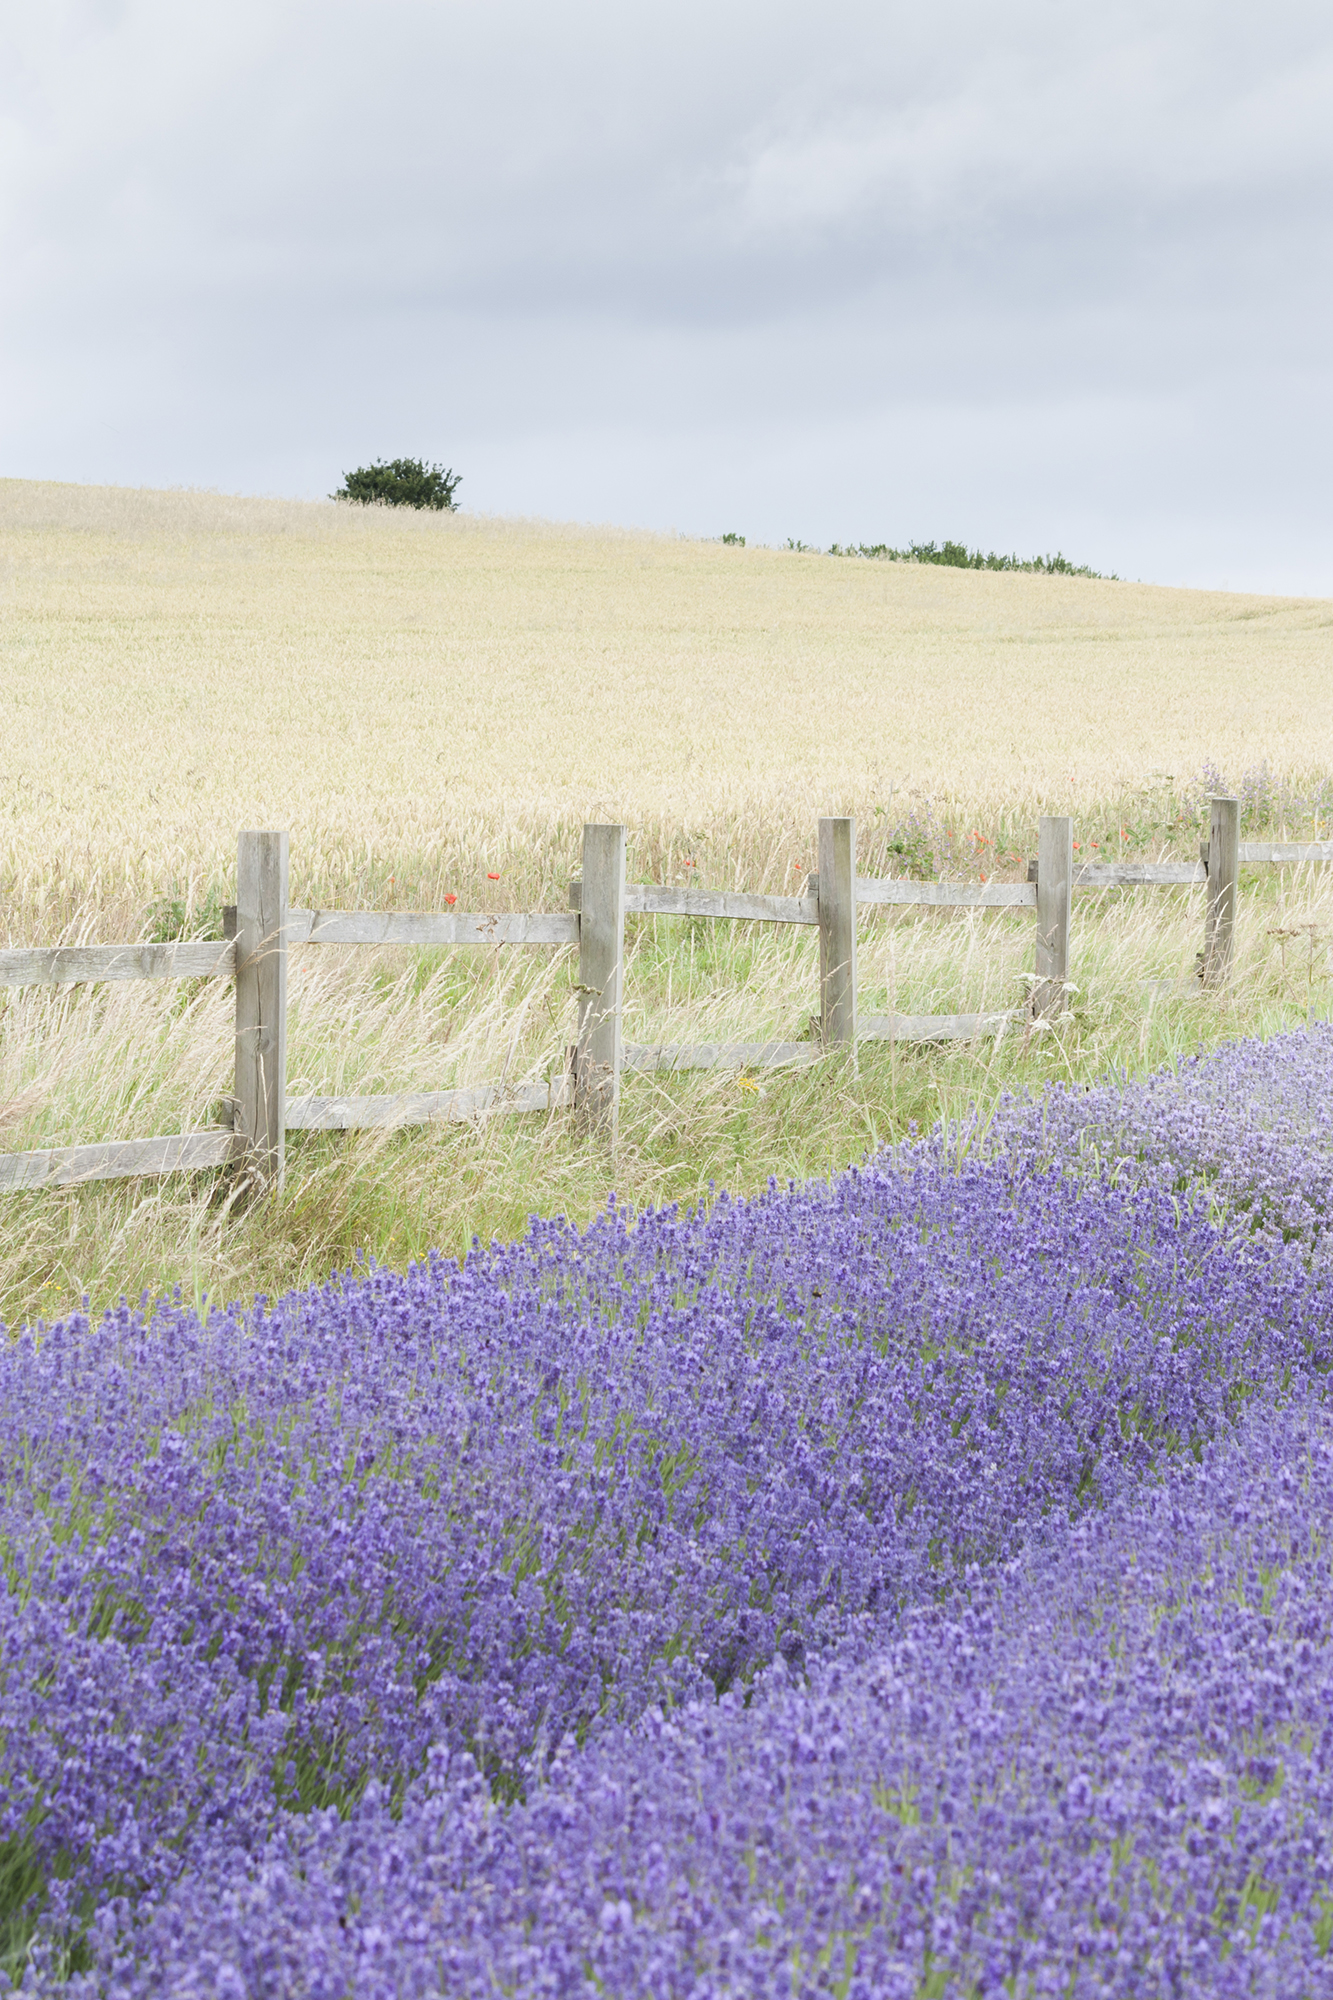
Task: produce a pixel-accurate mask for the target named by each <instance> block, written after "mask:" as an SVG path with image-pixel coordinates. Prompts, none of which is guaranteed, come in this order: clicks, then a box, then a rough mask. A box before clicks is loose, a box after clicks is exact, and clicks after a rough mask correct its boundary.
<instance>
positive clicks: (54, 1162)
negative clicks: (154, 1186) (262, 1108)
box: [0, 1131, 245, 1192]
mask: <svg viewBox="0 0 1333 2000" xmlns="http://www.w3.org/2000/svg"><path fill="white" fill-rule="evenodd" d="M244 1152H245V1141H244V1140H243V1139H242V1138H240V1137H239V1136H238V1135H237V1134H236V1133H235V1132H226V1131H223V1132H177V1133H173V1134H172V1135H171V1136H170V1137H169V1138H166V1139H105V1140H103V1141H102V1143H101V1144H100V1145H96V1146H51V1147H45V1148H43V1149H42V1150H41V1151H40V1152H35V1153H5V1154H3V1155H0V1188H2V1189H5V1190H7V1191H10V1192H13V1191H15V1190H17V1189H19V1188H61V1187H78V1186H79V1185H80V1184H81V1183H82V1182H84V1181H122V1180H134V1179H137V1178H138V1177H139V1176H140V1175H142V1174H179V1173H186V1172H193V1171H194V1170H196V1169H197V1168H199V1167H226V1166H230V1165H231V1164H232V1163H233V1162H234V1161H236V1160H239V1159H241V1158H242V1157H243V1155H244Z"/></svg>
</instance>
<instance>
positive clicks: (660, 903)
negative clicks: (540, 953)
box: [569, 881, 819, 924]
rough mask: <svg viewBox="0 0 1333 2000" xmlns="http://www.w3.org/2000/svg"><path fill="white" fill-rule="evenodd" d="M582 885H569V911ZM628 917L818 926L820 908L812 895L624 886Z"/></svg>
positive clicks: (636, 884) (648, 884) (653, 884)
mask: <svg viewBox="0 0 1333 2000" xmlns="http://www.w3.org/2000/svg"><path fill="white" fill-rule="evenodd" d="M582 897H583V884H582V882H577V881H576V882H571V883H570V885H569V907H570V909H571V910H577V909H578V908H579V907H580V906H581V902H582ZM625 914H626V916H649V917H722V918H726V919H729V920H733V921H735V922H738V923H749V922H754V923H767V924H817V923H818V922H819V906H818V902H817V900H816V898H815V897H814V896H813V895H806V896H752V895H750V894H749V893H748V891H744V890H740V889H674V888H671V887H670V886H663V885H661V884H658V883H656V882H628V883H626V885H625Z"/></svg>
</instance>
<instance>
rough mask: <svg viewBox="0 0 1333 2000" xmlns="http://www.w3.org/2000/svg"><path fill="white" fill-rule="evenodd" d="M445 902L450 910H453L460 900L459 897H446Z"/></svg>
mask: <svg viewBox="0 0 1333 2000" xmlns="http://www.w3.org/2000/svg"><path fill="white" fill-rule="evenodd" d="M444 900H445V902H446V903H448V905H449V907H450V909H452V908H453V906H454V904H455V903H456V902H457V901H458V898H457V896H446V897H445V899H444Z"/></svg>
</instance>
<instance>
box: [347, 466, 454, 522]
mask: <svg viewBox="0 0 1333 2000" xmlns="http://www.w3.org/2000/svg"><path fill="white" fill-rule="evenodd" d="M462 484H463V480H462V475H461V474H460V473H457V472H452V471H450V470H449V469H448V468H447V467H446V466H443V465H423V464H422V462H421V460H420V459H419V458H391V459H388V460H377V461H376V463H375V464H374V465H359V466H358V467H357V469H356V471H355V472H345V473H344V474H343V483H342V485H341V486H340V487H339V488H338V491H337V492H336V493H331V494H330V495H329V498H330V499H331V500H355V501H357V502H359V503H360V505H361V506H363V507H370V506H374V505H375V504H376V503H377V502H378V504H379V505H380V506H381V507H436V508H447V509H448V510H450V511H451V512H452V510H453V507H454V505H455V502H454V494H455V493H456V492H457V491H458V488H459V487H460V486H461V485H462Z"/></svg>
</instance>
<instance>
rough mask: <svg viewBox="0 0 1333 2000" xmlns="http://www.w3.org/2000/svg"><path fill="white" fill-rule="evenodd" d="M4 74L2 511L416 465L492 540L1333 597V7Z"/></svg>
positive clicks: (389, 22)
mask: <svg viewBox="0 0 1333 2000" xmlns="http://www.w3.org/2000/svg"><path fill="white" fill-rule="evenodd" d="M10 32H11V31H10V30H9V29H7V28H6V29H0V55H3V53H4V51H3V40H4V38H5V37H6V36H8V35H9V34H10ZM18 32H21V34H22V36H23V41H22V44H21V45H20V43H19V41H18V38H17V35H18ZM12 58H13V59H12V60H11V61H8V62H3V63H0V256H2V257H3V268H4V269H5V271H6V273H7V274H8V275H7V281H6V285H5V288H4V293H3V296H2V297H0V362H3V366H4V371H5V377H6V379H7V380H8V381H9V383H10V384H11V385H12V388H13V391H14V393H12V394H11V396H10V397H9V398H7V399H6V407H4V408H3V409H0V447H2V448H3V452H4V460H5V462H6V465H7V467H8V469H12V470H17V471H24V472H30V473H40V472H49V473H54V474H64V475H66V476H82V477H120V478H126V479H130V480H133V479H136V478H143V479H146V480H155V479H164V478H170V479H175V480H179V481H182V482H186V483H190V482H197V483H210V482H220V483H225V484H230V485H238V486H241V487H246V486H253V485H256V484H264V485H268V486H270V487H272V486H277V487H279V488H282V489H286V490H302V489H304V490H309V491H313V492H323V491H327V490H328V486H329V485H330V484H331V483H332V481H333V480H334V479H335V478H336V476H337V474H338V472H339V470H340V469H341V468H342V467H343V466H344V465H345V464H348V463H353V462H356V461H357V459H359V458H364V457H365V456H368V455H369V456H373V455H375V454H376V453H377V452H380V451H392V450H398V449H411V450H416V449H423V450H428V451H430V452H432V453H433V454H434V455H438V456H443V457H449V458H451V459H453V460H454V461H455V462H458V463H460V464H462V465H463V469H464V470H465V473H466V475H467V485H466V486H465V488H464V494H463V497H464V499H465V500H466V501H468V502H469V503H470V504H473V505H487V506H491V507H494V508H497V509H499V510H510V511H540V510H542V509H548V510H549V511H552V512H557V513H574V512H577V513H586V514H591V515H595V516H598V517H602V518H605V517H608V516H611V517H615V516H620V517H623V518H626V519H633V520H637V521H642V522H646V523H649V524H653V523H656V524H659V525H667V524H674V525H678V526H681V527H684V528H690V529H693V530H696V531H699V532H713V531H716V530H717V529H718V528H719V527H720V526H723V525H727V526H731V525H735V526H739V527H741V528H743V529H748V530H750V531H752V532H757V533H759V534H761V535H767V536H769V537H770V538H773V537H778V538H780V536H781V535H782V534H783V533H788V532H790V533H795V534H801V535H803V536H804V537H805V538H806V539H809V540H815V539H819V540H824V539H828V538H831V537H832V536H833V535H835V534H836V535H837V536H838V537H839V538H842V537H844V536H846V535H848V534H851V535H856V536H858V537H859V536H861V535H865V536H866V537H870V536H874V537H876V538H878V537H879V536H881V535H884V534H891V535H892V536H894V537H898V538H901V537H902V536H905V535H907V534H910V533H932V532H935V533H943V532H950V533H952V532H956V531H959V530H964V531H965V532H967V533H968V534H969V537H970V538H973V539H979V540H983V541H986V542H988V543H990V542H995V543H997V544H998V543H1001V542H1004V543H1010V542H1013V541H1016V540H1019V539H1024V540H1026V541H1029V542H1031V541H1032V538H1033V537H1035V538H1036V541H1037V542H1040V544H1041V545H1043V546H1045V545H1047V544H1048V543H1049V544H1050V545H1054V543H1055V541H1057V540H1059V541H1062V542H1064V543H1065V545H1066V546H1068V545H1070V544H1071V543H1072V542H1073V540H1074V536H1075V534H1076V532H1084V533H1086V534H1087V535H1089V536H1096V537H1097V538H1099V539H1098V542H1097V545H1096V546H1094V545H1093V543H1092V542H1090V541H1089V542H1086V543H1084V544H1083V546H1082V549H1081V550H1080V551H1079V552H1081V553H1085V554H1087V555H1089V556H1091V557H1092V558H1094V559H1100V560H1102V561H1104V562H1105V563H1107V564H1115V565H1116V566H1118V567H1122V568H1132V569H1134V570H1136V571H1137V572H1138V573H1143V574H1157V575H1161V576H1163V577H1164V578H1165V577H1169V576H1178V575H1184V574H1193V575H1196V576H1198V577H1199V578H1200V579H1201V580H1202V579H1204V578H1207V577H1218V576H1220V575H1221V574H1224V573H1230V574H1232V576H1233V580H1235V581H1237V582H1239V581H1242V580H1245V579H1246V577H1247V576H1248V577H1249V578H1250V579H1251V580H1253V581H1256V582H1264V581H1272V582H1275V583H1276V582H1283V583H1286V584H1288V585H1292V584H1293V583H1295V584H1299V585H1300V586H1301V587H1306V588H1315V587H1324V588H1329V587H1333V561H1330V559H1329V557H1328V556H1326V555H1325V554H1323V553H1322V551H1323V548H1324V544H1325V542H1326V541H1327V533H1326V519H1327V503H1326V500H1325V499H1324V494H1323V484H1322V474H1321V473H1320V472H1319V470H1318V465H1319V453H1318V452H1317V451H1316V450H1315V449H1314V445H1313V440H1314V438H1315V437H1316V435H1318V433H1319V426H1320V425H1321V424H1323V423H1325V422H1326V419H1327V415H1328V404H1329V400H1330V398H1329V382H1330V364H1329V362H1328V360H1327V358H1326V357H1327V353H1328V348H1329V341H1328V335H1329V319H1330V310H1329V308H1330V279H1329V275H1328V273H1329V259H1328V249H1329V233H1330V223H1329V220H1328V218H1329V214H1330V201H1329V196H1330V192H1331V191H1333V190H1330V179H1331V178H1333V175H1331V172H1330V168H1331V165H1333V143H1331V142H1330V138H1329V136H1328V135H1329V130H1330V126H1331V124H1333V121H1330V118H1329V115H1328V112H1329V105H1330V101H1331V99H1333V26H1330V24H1329V22H1328V19H1327V17H1326V14H1325V12H1324V10H1322V9H1320V8H1317V7H1314V6H1296V5H1287V6H1281V5H1280V6H1278V7H1276V8H1270V9H1268V10H1267V11H1266V12H1265V13H1264V14H1262V15H1260V14H1259V13H1258V12H1257V11H1256V10H1253V9H1251V8H1248V7H1245V8H1242V7H1239V6H1234V5H1220V6H1219V5H1198V6H1194V5H1180V4H1170V0H1167V4H1158V5H1155V6H1148V5H1143V6H1131V5H1118V6H1117V5H1111V6H1108V7H1100V8H1097V9H1090V8H1088V9H1071V8H1069V7H1068V6H1067V5H1063V4H1054V0H1018V4H1015V5H1013V6H1009V7H1006V8H1005V9H1004V10H1003V13H1002V14H1001V13H1000V12H999V11H997V10H996V9H995V8H994V7H993V6H990V5H967V4H946V5H943V6H937V7H935V8H932V9H921V8H919V7H917V8H908V7H906V6H902V5H892V6H884V5H877V6H872V5H864V6H862V5H856V4H848V5H841V6H833V7H826V8H823V9H818V10H816V9H812V8H810V7H809V6H808V5H803V6H799V7H798V6H794V5H782V4H778V5H774V6H764V7H759V6H751V5H734V6H723V7H720V8H719V7H717V6H716V5H714V6H713V7H711V8H706V7H703V6H702V5H695V4H689V0H683V3H682V4H680V5H673V6H672V7H671V8H666V7H664V6H657V7H645V8H640V9H627V8H625V7H623V6H617V7H612V6H610V5H599V6H586V5H585V6H577V5H576V6H572V7H566V8H563V9H560V10H553V9H549V8H540V7H537V6H535V5H532V4H526V3H525V4H517V0H509V4H505V0H500V4H487V5H481V4H476V5H472V4H446V5H441V4H439V3H438V0H431V4H424V0H423V4H409V0H373V4H372V0H342V4H339V0H328V4H322V5H318V6H315V5H305V4H300V5H295V4H290V0H288V4H283V3H282V0H276V4H274V0H270V4H267V5H263V6H260V5H258V4H251V0H237V4H235V5H233V6H228V7H222V6H220V5H206V6H202V7H199V8H181V7H179V6H178V5H175V4H165V0H154V4H151V5H148V4H141V0H129V4H126V5H123V6H111V5H106V6H101V7H95V8H94V7H79V6H74V5H67V6H66V7H65V8H64V9H63V10H59V9H54V8H53V9H51V10H31V12H30V14H29V15H28V16H26V17H25V20H24V22H23V23H22V24H20V30H19V31H16V33H15V41H14V47H13V50H12ZM932 438H933V439H935V440H936V441H937V442H936V444H934V445H932V442H931V440H932ZM890 462H891V463H892V466H893V475H892V478H889V477H887V476H886V472H885V467H886V465H887V464H889V463H890ZM776 465H782V466H785V467H787V468H788V476H787V478H786V479H785V480H784V481H783V482H782V483H781V484H780V485H777V486H775V479H774V467H775V466H776ZM724 506H725V508H726V509H727V513H728V518H727V519H726V520H725V521H723V520H722V519H721V518H720V516H719V509H721V508H723V507H724ZM802 510H804V512H802ZM889 516H891V518H886V517H889ZM946 516H947V518H945V517H946ZM968 522H971V523H972V525H970V526H968V525H966V524H967V523H968ZM1321 522H1322V523H1324V524H1325V525H1324V526H1323V527H1321V525H1320V524H1321ZM1033 545H1035V543H1034V544H1033ZM1210 550H1211V551H1212V552H1213V553H1212V554H1211V555H1210V553H1209V552H1210ZM1238 559H1239V561H1243V562H1244V563H1248V565H1249V568H1248V570H1246V569H1244V568H1240V567H1238Z"/></svg>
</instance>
